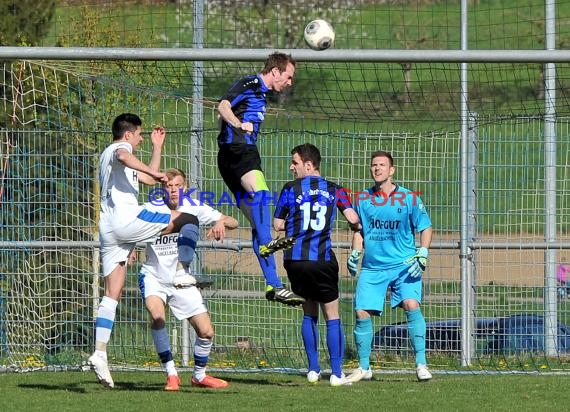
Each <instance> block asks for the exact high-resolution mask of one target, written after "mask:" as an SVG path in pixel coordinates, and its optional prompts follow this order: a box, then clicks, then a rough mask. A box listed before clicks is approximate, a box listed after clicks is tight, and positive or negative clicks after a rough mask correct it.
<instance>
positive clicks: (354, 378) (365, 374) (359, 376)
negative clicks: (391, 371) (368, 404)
mask: <svg viewBox="0 0 570 412" xmlns="http://www.w3.org/2000/svg"><path fill="white" fill-rule="evenodd" d="M346 379H348V380H349V381H350V382H352V383H355V382H358V381H361V380H365V381H369V380H370V379H372V370H371V369H370V368H368V369H367V370H364V369H362V368H360V367H359V368H356V369H355V370H354V371H353V372H352V373H351V374H350V375H348V376H347V378H346Z"/></svg>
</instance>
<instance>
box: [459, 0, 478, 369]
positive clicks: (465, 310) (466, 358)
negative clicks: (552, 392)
mask: <svg viewBox="0 0 570 412" xmlns="http://www.w3.org/2000/svg"><path fill="white" fill-rule="evenodd" d="M467 21H468V20H467V0H461V50H462V51H463V50H467V49H468V42H467V40H468V38H467V36H468V34H467ZM467 69H468V64H467V63H466V62H462V63H461V80H460V84H461V93H460V98H461V102H460V104H461V145H460V147H461V148H460V151H461V171H460V172H461V202H460V208H461V211H460V213H461V228H460V251H459V259H460V270H461V366H469V365H471V359H472V357H473V353H474V348H473V328H474V324H475V320H474V318H473V301H472V300H473V288H472V284H473V270H472V255H471V253H472V252H471V248H470V246H469V244H470V242H472V241H473V239H469V236H470V229H469V214H470V205H469V198H470V197H469V158H470V157H469V152H470V148H469V106H468V101H469V95H468V84H467V75H468V74H467Z"/></svg>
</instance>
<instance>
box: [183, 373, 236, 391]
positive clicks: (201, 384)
mask: <svg viewBox="0 0 570 412" xmlns="http://www.w3.org/2000/svg"><path fill="white" fill-rule="evenodd" d="M192 386H194V387H197V388H210V389H222V388H227V387H228V386H230V384H229V383H228V382H226V381H225V380H223V379H218V378H214V377H213V376H210V375H206V376H205V377H204V379H202V380H201V381H199V380H198V379H196V378H195V377H192Z"/></svg>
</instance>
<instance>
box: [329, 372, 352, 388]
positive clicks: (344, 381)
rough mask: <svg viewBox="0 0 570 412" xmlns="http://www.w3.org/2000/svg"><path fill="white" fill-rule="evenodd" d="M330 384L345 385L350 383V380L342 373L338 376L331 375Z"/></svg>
mask: <svg viewBox="0 0 570 412" xmlns="http://www.w3.org/2000/svg"><path fill="white" fill-rule="evenodd" d="M330 384H331V386H347V385H352V382H351V381H349V380H348V379H347V378H346V376H344V373H343V374H342V375H341V376H340V378H339V377H338V376H336V375H331V377H330Z"/></svg>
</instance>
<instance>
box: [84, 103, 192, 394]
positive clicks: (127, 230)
mask: <svg viewBox="0 0 570 412" xmlns="http://www.w3.org/2000/svg"><path fill="white" fill-rule="evenodd" d="M141 125H142V121H141V119H140V118H139V116H137V115H135V114H131V113H123V114H121V115H119V116H117V117H116V118H115V120H114V121H113V125H112V133H113V142H112V143H111V144H110V145H109V146H108V147H107V148H106V149H105V150H104V151H103V153H102V154H101V158H100V160H99V184H100V190H101V194H100V202H101V207H100V215H99V237H100V238H99V240H100V243H101V257H102V261H103V277H104V279H105V295H104V296H103V298H102V299H101V302H100V303H99V307H98V310H97V316H96V318H95V351H94V352H93V354H92V355H91V356H90V357H89V362H90V364H91V366H92V367H93V370H94V371H95V374H96V375H97V378H98V379H99V382H100V383H101V384H102V385H103V386H105V387H108V388H112V387H114V382H113V378H112V377H111V373H110V372H109V367H108V363H107V343H108V342H109V339H110V337H111V331H112V329H113V324H114V321H115V314H116V310H117V305H118V303H119V300H120V299H121V295H122V292H123V287H124V285H125V277H126V273H127V268H126V264H127V261H128V257H129V255H130V253H131V252H132V251H133V249H134V247H135V245H136V243H137V242H141V241H145V240H149V239H154V238H155V237H156V236H157V235H159V234H161V233H162V234H168V233H173V232H180V234H181V235H180V236H179V237H178V239H179V242H180V243H181V246H180V248H179V249H178V255H179V256H178V263H179V267H178V269H179V271H178V275H179V277H178V278H177V280H176V282H177V284H178V285H179V286H187V285H191V284H194V283H195V282H196V280H195V279H194V277H193V276H192V275H191V274H190V272H189V267H190V262H191V261H192V259H193V257H194V247H195V245H196V241H197V239H198V231H199V229H198V219H197V218H196V216H193V215H190V214H186V213H181V212H177V211H170V210H168V209H167V210H162V211H154V210H150V209H149V208H147V207H145V206H140V205H139V203H138V195H139V183H143V184H148V185H154V184H156V183H158V182H163V181H166V175H165V174H164V173H162V172H160V171H159V167H160V158H161V155H162V146H163V144H164V140H165V138H166V131H165V130H164V128H163V127H156V128H154V130H153V131H152V133H151V142H152V156H151V160H150V163H149V164H148V165H146V164H144V163H143V162H141V161H140V160H139V159H138V158H137V157H136V156H135V155H134V154H133V152H134V151H135V150H136V149H137V148H138V146H139V145H140V144H141V143H142V141H143V136H142V128H141Z"/></svg>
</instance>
